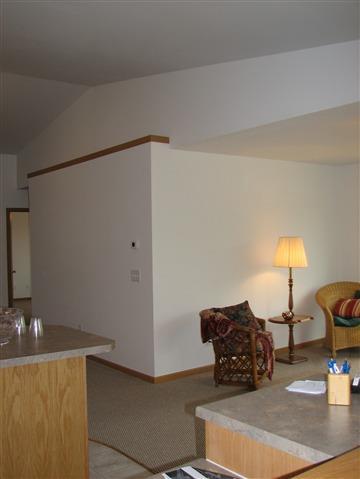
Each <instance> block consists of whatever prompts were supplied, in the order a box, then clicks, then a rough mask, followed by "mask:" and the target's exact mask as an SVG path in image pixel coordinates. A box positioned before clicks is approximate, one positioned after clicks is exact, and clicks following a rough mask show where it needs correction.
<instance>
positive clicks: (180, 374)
mask: <svg viewBox="0 0 360 479" xmlns="http://www.w3.org/2000/svg"><path fill="white" fill-rule="evenodd" d="M324 339H325V338H320V339H314V340H312V341H306V342H304V343H300V344H297V345H296V346H295V349H301V348H305V347H307V346H318V345H322V344H323V342H324ZM287 351H288V348H287V347H284V348H278V349H275V353H276V354H282V353H286V352H287ZM88 358H89V359H91V360H92V361H96V362H98V363H100V364H104V365H105V366H108V367H109V368H113V369H117V370H118V371H121V372H122V373H125V374H129V375H130V376H135V377H136V378H139V379H142V380H144V381H147V382H148V383H152V384H159V383H165V382H168V381H175V380H176V379H180V378H185V377H187V376H192V375H193V374H201V373H207V372H211V371H213V370H214V365H213V364H208V365H207V366H201V367H199V368H193V369H185V370H184V371H177V372H176V373H170V374H164V375H162V376H150V375H149V374H144V373H141V372H140V371H136V369H130V368H127V367H125V366H121V364H117V363H113V362H112V361H108V360H107V359H103V358H99V357H98V356H88Z"/></svg>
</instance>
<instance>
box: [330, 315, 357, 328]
mask: <svg viewBox="0 0 360 479" xmlns="http://www.w3.org/2000/svg"><path fill="white" fill-rule="evenodd" d="M334 324H335V326H342V327H345V328H354V327H355V326H359V325H360V318H349V319H346V318H341V317H340V316H334Z"/></svg>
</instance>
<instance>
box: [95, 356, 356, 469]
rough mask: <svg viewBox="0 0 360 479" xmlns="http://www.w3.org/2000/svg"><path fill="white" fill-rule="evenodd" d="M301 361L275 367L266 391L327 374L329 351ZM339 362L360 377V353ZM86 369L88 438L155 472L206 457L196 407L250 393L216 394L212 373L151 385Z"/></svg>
mask: <svg viewBox="0 0 360 479" xmlns="http://www.w3.org/2000/svg"><path fill="white" fill-rule="evenodd" d="M301 355H304V356H307V357H308V358H309V361H307V362H305V363H300V364H296V365H287V364H281V363H276V364H275V373H274V378H273V381H272V382H270V381H268V380H267V379H265V380H264V381H263V383H262V387H269V386H271V385H272V384H277V383H279V382H283V381H285V382H287V383H289V382H291V381H292V380H294V379H295V378H300V377H306V376H309V375H311V374H316V373H319V372H320V373H321V372H323V373H325V372H326V361H327V358H328V352H327V351H326V350H324V349H322V348H305V349H302V350H301ZM339 356H340V358H346V357H347V358H350V360H351V361H352V362H353V371H354V372H356V371H360V367H359V349H352V350H349V351H345V352H342V353H341V354H339ZM340 358H339V360H340ZM87 366H88V411H89V437H90V438H91V439H94V440H97V441H100V442H102V443H104V444H108V445H109V446H112V447H114V448H115V449H117V450H119V451H120V452H122V453H123V454H125V455H126V456H128V457H130V458H131V459H133V460H135V461H137V462H138V463H139V464H141V465H143V466H145V467H146V468H147V469H150V470H151V471H153V472H159V471H162V470H164V469H166V468H169V467H172V466H175V465H179V464H181V463H184V462H187V461H189V460H191V459H193V458H194V457H196V456H203V455H204V434H203V424H202V423H201V421H199V420H195V417H194V411H195V407H196V406H197V405H200V404H205V403H209V402H213V401H217V400H220V399H222V398H225V397H229V396H233V395H236V394H244V393H246V392H247V389H244V388H243V387H241V388H240V387H239V388H238V387H232V386H219V387H218V388H215V387H214V383H213V380H212V376H211V374H209V373H205V374H199V375H194V376H189V377H187V378H183V379H178V380H176V381H171V382H168V383H164V384H150V383H147V382H144V381H142V380H140V379H137V378H134V377H132V376H128V375H126V374H123V373H121V372H119V371H116V370H113V369H110V368H108V367H106V366H103V365H101V364H99V363H96V362H94V361H91V360H89V361H88V362H87Z"/></svg>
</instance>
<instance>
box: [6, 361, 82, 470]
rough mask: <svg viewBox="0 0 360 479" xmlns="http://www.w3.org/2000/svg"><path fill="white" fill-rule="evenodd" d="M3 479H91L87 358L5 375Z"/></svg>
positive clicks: (24, 368) (41, 364) (20, 368)
mask: <svg viewBox="0 0 360 479" xmlns="http://www.w3.org/2000/svg"><path fill="white" fill-rule="evenodd" d="M0 391H1V395H2V397H1V407H0V424H1V442H0V477H1V478H2V479H35V478H36V479H49V478H53V479H65V478H66V479H85V478H87V477H88V444H87V443H88V434H87V410H86V377H85V358H84V357H76V358H68V359H61V360H57V361H49V362H39V363H36V364H28V365H24V366H15V367H9V368H3V369H0Z"/></svg>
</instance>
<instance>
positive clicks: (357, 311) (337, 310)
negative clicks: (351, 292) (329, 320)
mask: <svg viewBox="0 0 360 479" xmlns="http://www.w3.org/2000/svg"><path fill="white" fill-rule="evenodd" d="M333 314H334V316H340V318H358V317H360V299H339V300H338V301H336V303H335V306H334V310H333Z"/></svg>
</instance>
